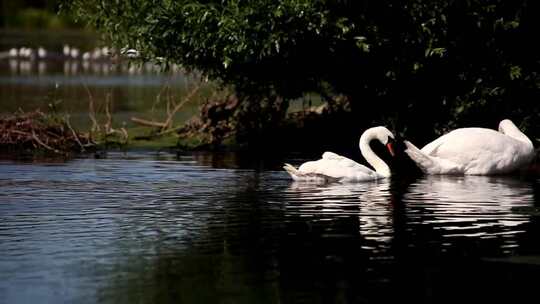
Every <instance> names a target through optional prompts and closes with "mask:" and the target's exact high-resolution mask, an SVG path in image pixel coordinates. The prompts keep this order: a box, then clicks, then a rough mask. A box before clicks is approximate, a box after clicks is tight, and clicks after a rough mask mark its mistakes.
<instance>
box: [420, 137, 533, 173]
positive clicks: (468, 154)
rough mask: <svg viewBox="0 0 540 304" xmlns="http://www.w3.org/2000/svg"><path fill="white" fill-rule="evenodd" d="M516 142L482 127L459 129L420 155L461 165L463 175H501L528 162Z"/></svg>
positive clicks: (518, 142)
mask: <svg viewBox="0 0 540 304" xmlns="http://www.w3.org/2000/svg"><path fill="white" fill-rule="evenodd" d="M526 148H527V147H526V146H525V145H524V144H523V143H521V142H520V141H518V140H516V139H514V138H512V137H510V136H507V135H504V134H502V133H499V132H497V131H495V130H491V129H484V128H463V129H457V130H454V131H452V132H450V133H448V134H446V135H444V136H441V137H440V138H438V139H437V140H435V141H433V142H432V143H430V144H428V145H426V146H425V147H424V148H422V152H424V153H426V154H429V155H430V156H433V157H438V158H441V159H445V160H448V161H451V162H452V163H456V164H459V165H460V166H463V170H464V173H467V174H490V173H505V172H509V171H512V170H515V169H516V168H519V167H520V166H522V165H523V164H524V163H526V162H528V161H529V158H530V156H528V154H529V153H528V152H527V151H525V149H526Z"/></svg>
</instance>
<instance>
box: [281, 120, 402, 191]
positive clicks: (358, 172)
mask: <svg viewBox="0 0 540 304" xmlns="http://www.w3.org/2000/svg"><path fill="white" fill-rule="evenodd" d="M372 140H378V141H380V142H381V143H382V144H384V145H386V147H387V148H388V150H389V151H390V153H391V154H392V155H393V154H394V151H393V148H392V142H393V141H394V135H393V134H392V132H390V131H389V130H388V129H387V128H385V127H373V128H370V129H367V130H366V131H365V132H364V133H363V134H362V136H361V137H360V143H359V146H360V152H361V153H362V156H364V158H365V159H366V160H367V162H368V163H369V164H370V165H371V166H373V168H375V171H373V170H371V169H370V168H368V167H366V166H363V165H361V164H359V163H357V162H355V161H354V160H352V159H348V158H346V157H343V156H340V155H338V154H335V153H332V152H324V154H323V155H322V159H319V160H316V161H309V162H306V163H303V164H302V165H301V166H300V167H299V168H298V169H296V168H295V167H293V166H292V165H289V164H285V166H283V169H285V171H287V172H288V173H289V174H290V175H291V177H292V178H293V179H294V180H296V181H324V182H362V181H369V180H377V179H381V178H386V177H389V176H390V167H388V165H387V164H386V163H385V162H384V161H383V160H382V159H381V158H380V157H378V156H377V155H376V154H375V153H374V152H373V150H371V147H370V146H369V143H370V142H371V141H372Z"/></svg>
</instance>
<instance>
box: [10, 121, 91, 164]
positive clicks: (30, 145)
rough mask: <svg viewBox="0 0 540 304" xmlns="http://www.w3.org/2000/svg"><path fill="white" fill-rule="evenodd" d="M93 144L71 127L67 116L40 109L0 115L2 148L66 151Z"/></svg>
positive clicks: (58, 152) (87, 137)
mask: <svg viewBox="0 0 540 304" xmlns="http://www.w3.org/2000/svg"><path fill="white" fill-rule="evenodd" d="M93 146H95V142H93V141H92V139H91V138H90V136H89V135H88V134H81V133H77V132H76V131H75V130H74V129H73V127H72V126H71V124H70V123H69V117H63V118H59V117H56V116H52V115H47V114H45V113H43V112H41V111H39V110H36V111H33V112H19V113H15V114H12V115H7V116H3V117H0V148H1V149H6V150H32V151H35V150H44V151H48V152H53V153H56V154H69V153H72V152H84V151H85V150H86V149H88V148H90V147H93Z"/></svg>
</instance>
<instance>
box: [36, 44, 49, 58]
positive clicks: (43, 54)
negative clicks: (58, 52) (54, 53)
mask: <svg viewBox="0 0 540 304" xmlns="http://www.w3.org/2000/svg"><path fill="white" fill-rule="evenodd" d="M37 54H38V58H40V59H43V58H45V57H47V50H45V49H44V48H43V47H41V46H40V47H39V48H38V50H37Z"/></svg>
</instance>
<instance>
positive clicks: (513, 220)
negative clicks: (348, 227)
mask: <svg viewBox="0 0 540 304" xmlns="http://www.w3.org/2000/svg"><path fill="white" fill-rule="evenodd" d="M402 200H403V203H404V204H406V206H407V217H408V218H409V221H411V222H412V223H419V224H432V225H434V226H435V227H436V228H437V229H441V230H443V231H444V235H445V236H449V237H450V236H475V237H481V238H482V237H494V236H496V235H503V234H515V233H518V232H522V230H520V228H519V226H520V225H521V224H524V223H527V222H528V221H529V217H530V216H529V215H527V214H524V213H518V212H515V210H517V209H523V208H524V209H527V208H532V207H533V205H534V189H533V185H532V184H531V183H529V182H527V181H523V180H520V179H517V178H513V177H492V176H491V177H490V176H427V177H425V178H423V179H420V180H418V181H417V182H416V183H414V184H411V185H410V186H409V189H408V191H407V193H405V194H404V196H403V199H402Z"/></svg>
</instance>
